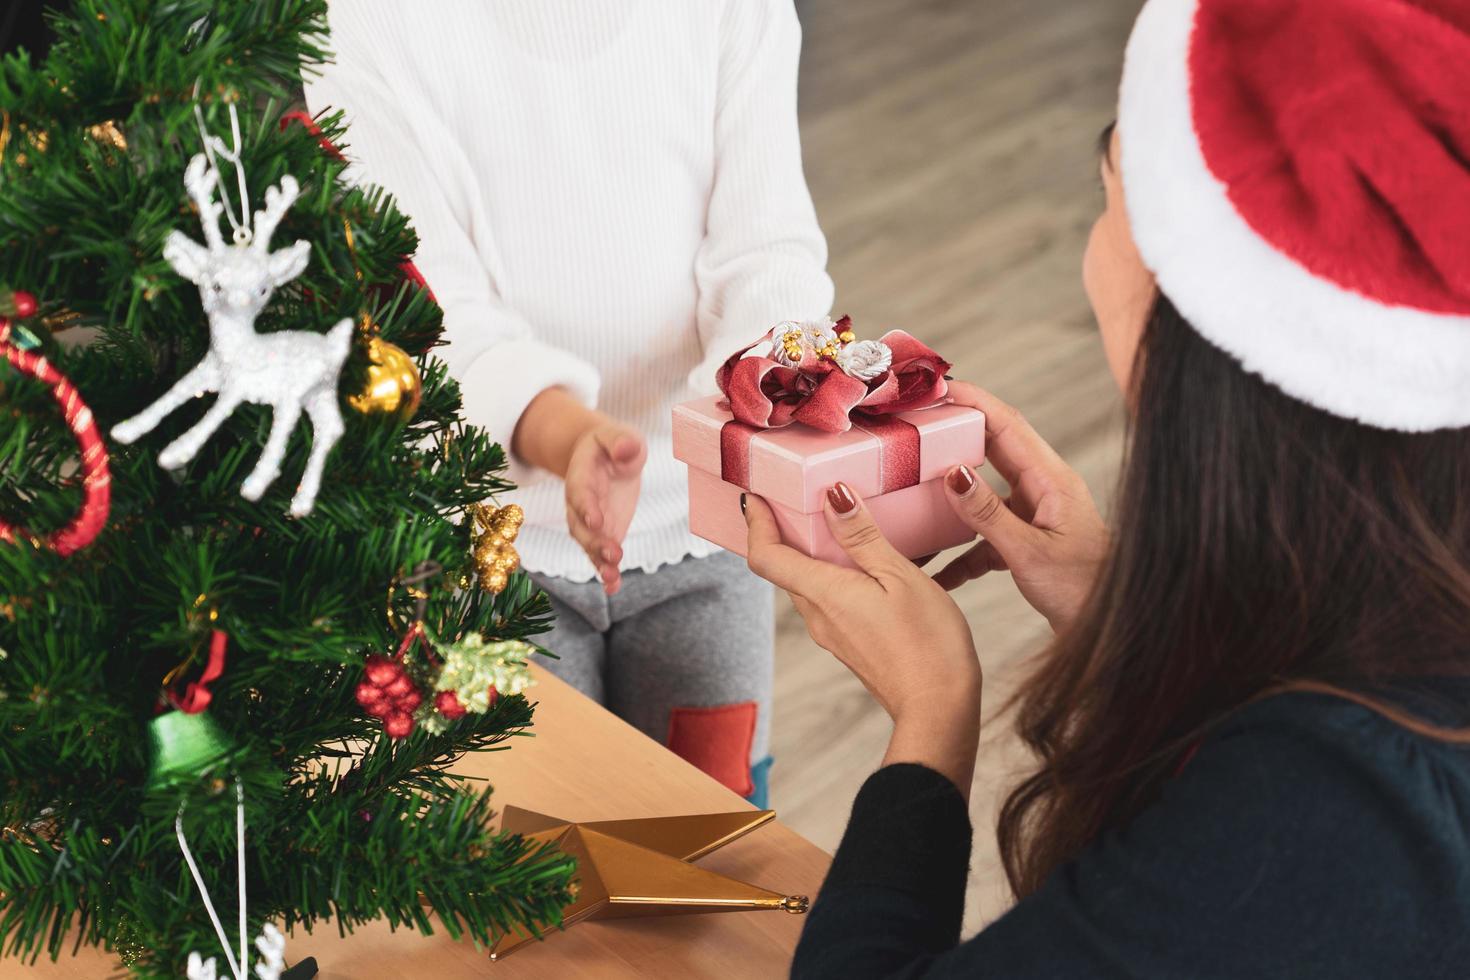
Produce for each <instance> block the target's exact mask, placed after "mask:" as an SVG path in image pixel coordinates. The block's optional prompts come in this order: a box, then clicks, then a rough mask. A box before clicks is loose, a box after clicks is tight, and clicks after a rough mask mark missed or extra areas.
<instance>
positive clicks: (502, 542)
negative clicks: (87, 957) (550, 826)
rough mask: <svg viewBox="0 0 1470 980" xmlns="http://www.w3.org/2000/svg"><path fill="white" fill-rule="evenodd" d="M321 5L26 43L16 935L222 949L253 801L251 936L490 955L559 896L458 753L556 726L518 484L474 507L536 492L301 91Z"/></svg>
mask: <svg viewBox="0 0 1470 980" xmlns="http://www.w3.org/2000/svg"><path fill="white" fill-rule="evenodd" d="M325 10H326V3H325V0H229V2H222V0H168V2H164V0H76V2H75V3H73V4H71V5H70V6H69V9H67V10H66V11H65V12H64V13H63V12H60V11H57V12H54V13H53V14H52V15H51V18H52V19H51V25H50V26H51V30H52V32H53V34H54V35H55V40H54V43H52V45H51V46H50V48H49V50H48V51H47V52H46V53H45V55H44V56H40V55H33V54H31V53H28V52H25V51H18V52H13V53H11V54H9V55H7V56H6V57H5V59H4V61H3V63H0V107H3V114H0V314H5V323H4V324H3V325H0V336H3V338H4V339H3V342H0V351H3V352H4V353H5V357H4V358H3V359H0V393H3V394H0V407H3V417H4V422H3V423H0V954H3V955H5V956H14V957H23V958H34V957H37V956H40V955H50V956H53V957H55V956H59V955H62V954H63V953H64V952H66V951H68V950H70V948H71V947H72V946H73V945H75V944H90V945H99V944H100V945H103V946H105V947H107V948H109V949H112V950H114V951H116V952H117V953H118V955H119V956H120V957H121V958H122V960H123V961H124V962H125V963H126V964H127V965H128V966H129V968H130V969H131V970H132V971H133V972H134V973H136V974H137V975H140V976H159V977H162V976H180V975H182V974H183V973H184V971H185V969H186V962H187V959H188V956H189V953H190V952H191V951H196V950H197V951H199V952H201V953H203V954H204V955H205V956H210V955H214V956H215V957H216V958H223V954H222V951H221V949H220V947H221V945H225V946H228V947H234V946H235V945H236V943H237V941H238V939H239V937H238V936H237V935H236V932H237V929H236V928H235V925H234V924H235V922H236V916H235V908H234V905H235V902H234V898H235V895H236V881H235V871H236V867H235V866H236V860H237V847H236V820H237V802H238V801H239V800H243V817H244V821H245V825H246V828H247V829H246V832H245V847H244V851H243V862H244V863H243V867H244V870H245V878H246V883H247V885H248V896H249V901H248V928H247V930H246V931H247V933H248V936H249V937H250V938H253V937H255V936H256V935H257V934H258V933H260V932H261V930H262V928H263V927H264V926H265V925H266V924H267V923H275V924H277V925H279V926H280V927H281V928H282V929H284V930H287V931H288V932H289V931H290V930H291V929H292V928H293V927H297V926H308V927H309V926H311V925H312V924H321V923H323V922H324V920H334V921H333V922H332V923H331V924H330V926H329V927H330V928H333V929H336V928H338V927H341V928H345V929H351V928H352V927H353V926H354V925H356V924H360V923H363V922H366V921H369V920H373V919H377V918H383V917H385V918H387V919H388V920H390V921H391V922H394V923H395V924H401V925H404V926H407V927H411V928H416V929H419V930H423V931H429V930H430V929H431V918H430V917H431V915H432V916H434V917H437V919H438V923H436V924H435V927H438V928H444V929H447V930H448V931H449V932H450V933H451V934H456V935H458V934H461V933H464V934H468V935H469V936H471V937H473V938H474V939H476V940H478V941H480V942H484V943H488V942H491V941H493V939H494V938H495V937H496V936H497V935H499V934H500V933H502V932H503V931H505V930H507V929H509V928H510V927H512V926H513V925H516V924H521V923H525V924H535V923H541V924H546V923H554V922H556V921H557V920H558V918H559V915H560V910H561V908H562V907H563V906H564V905H565V904H566V903H567V902H568V901H569V889H570V885H569V882H570V878H571V875H572V872H573V867H572V864H571V862H570V861H569V860H568V859H567V858H566V857H564V856H562V855H560V854H558V853H556V852H554V851H547V850H539V849H535V848H532V847H530V846H529V845H527V844H526V843H525V842H524V841H523V840H522V839H520V838H517V837H507V836H500V835H496V834H494V833H492V832H490V831H489V830H487V821H488V820H489V818H490V816H491V809H490V799H489V796H490V791H489V789H488V788H485V787H484V786H480V785H467V784H465V783H464V782H462V781H459V780H456V779H455V778H454V777H453V776H452V775H450V774H448V773H447V771H446V770H447V769H448V767H449V765H450V764H451V763H452V762H453V761H454V760H455V759H456V758H457V757H458V756H459V755H461V754H462V753H465V752H469V751H477V750H484V749H488V748H491V747H494V746H497V744H498V743H502V742H504V740H505V739H506V738H507V737H508V736H510V735H513V734H515V733H517V732H520V731H522V730H524V729H525V728H526V727H527V726H528V725H529V724H530V721H531V707H530V705H529V704H528V702H527V701H526V699H525V697H524V696H523V695H520V694H518V693H516V691H517V690H518V688H519V684H520V682H521V680H522V674H523V671H524V666H523V665H524V661H525V655H526V653H527V652H528V651H529V650H530V649H531V648H530V647H529V645H528V644H527V643H526V642H524V641H526V638H528V637H531V636H534V635H535V634H536V633H538V632H541V631H544V630H545V629H547V628H548V626H549V622H548V617H549V607H548V605H547V604H546V603H545V600H544V597H542V596H540V595H539V594H538V593H536V592H535V590H534V589H533V588H532V586H531V585H530V583H529V580H527V579H526V577H525V576H524V575H519V574H513V575H510V576H509V579H508V580H507V579H506V573H507V571H509V570H511V569H512V568H513V566H514V560H513V559H507V557H506V555H507V551H508V540H509V539H510V538H512V537H513V535H514V519H513V518H514V511H513V510H501V511H499V512H498V513H496V512H493V511H491V510H488V509H487V510H482V511H480V512H478V513H477V515H476V516H477V518H480V519H477V520H461V519H460V515H462V514H463V513H464V512H465V510H466V508H473V506H474V505H476V504H478V503H479V502H482V501H485V500H487V499H489V498H493V497H495V496H496V495H498V494H503V493H504V492H505V491H507V490H509V489H510V487H509V486H508V485H507V484H506V483H505V482H504V481H503V480H502V479H501V478H500V476H499V474H500V473H501V472H502V470H503V465H504V454H503V451H502V449H501V448H500V447H499V446H498V445H496V444H494V443H493V441H492V440H491V438H490V437H489V436H488V435H487V434H486V433H483V432H479V431H476V430H475V429H473V428H469V427H466V426H464V425H463V424H462V423H461V421H460V420H459V417H458V412H459V407H460V398H459V393H458V390H457V388H456V386H455V384H454V382H453V381H452V380H451V379H450V378H448V377H447V376H446V374H445V371H444V369H443V367H442V365H441V364H440V363H439V362H437V361H436V360H435V359H434V358H433V357H432V356H431V355H430V353H429V352H430V350H431V349H432V348H433V346H434V345H435V343H436V342H437V339H438V337H439V333H440V311H439V309H438V307H437V306H436V305H435V303H434V301H433V298H432V295H431V293H430V292H429V291H428V289H426V288H425V287H424V286H423V285H422V284H421V283H420V282H418V281H416V277H415V276H414V275H413V274H412V273H411V271H408V272H406V271H405V266H404V263H405V262H406V260H408V259H409V258H410V257H411V255H412V253H413V251H414V249H415V244H416V242H415V238H414V234H413V231H412V229H411V228H410V227H409V225H408V223H407V221H406V219H405V218H404V216H403V215H402V214H401V213H399V212H398V211H397V210H396V209H395V208H394V206H393V203H392V201H391V199H390V198H389V197H387V196H385V195H384V194H382V193H381V192H378V191H375V190H372V189H369V188H355V187H351V186H349V185H348V184H347V183H346V182H344V180H343V170H344V164H343V163H342V162H341V161H340V159H338V158H337V157H335V156H334V155H333V154H332V153H331V152H329V149H327V148H324V141H330V142H333V143H341V144H346V143H350V140H351V134H350V133H347V132H344V131H343V130H342V128H341V125H340V121H339V120H338V119H336V118H326V119H323V120H320V123H321V132H320V133H315V132H313V131H312V129H311V127H310V126H308V125H303V124H297V123H299V122H300V120H299V119H298V120H295V121H293V120H292V119H291V117H290V114H289V113H287V112H286V111H285V110H286V109H287V108H289V106H290V104H291V100H292V98H293V97H294V93H295V92H296V91H297V88H298V86H299V83H300V78H301V75H302V73H303V72H308V71H310V70H311V69H312V67H313V66H314V65H319V64H320V63H321V62H322V61H323V59H324V58H326V57H327V56H328V48H329V45H330V42H329V40H328V39H327V38H326V37H325V36H324V35H323V33H322V31H323V25H324V22H325ZM232 116H233V118H232ZM235 124H238V137H237V136H236V133H235V132H234V125H235ZM206 134H208V138H212V139H213V140H214V142H211V143H210V144H209V146H208V149H210V151H211V152H209V153H207V154H205V153H204V151H205V150H206V138H207V137H206ZM236 151H238V166H237V165H236V164H235V163H234V161H233V160H232V157H233V156H235V155H236ZM201 154H204V155H202V156H201ZM241 174H243V176H244V178H245V181H244V183H243V184H241V182H240V181H239V176H240V175H241ZM242 192H243V193H242ZM242 229H243V230H242ZM171 233H173V234H172V235H171ZM300 243H305V244H300ZM252 277H254V278H252ZM431 285H432V284H430V286H431ZM185 377H188V378H189V379H190V380H189V381H188V382H186V383H185V384H184V385H183V388H184V389H187V390H181V391H180V392H179V395H178V397H177V398H175V399H173V402H174V403H177V404H174V403H170V402H169V401H166V400H164V399H166V395H165V393H166V392H168V391H169V390H170V389H171V388H173V387H174V386H175V385H176V384H179V382H180V379H181V378H185ZM195 395H203V396H204V397H199V398H195V397H193V396H195ZM334 418H335V419H340V420H341V424H340V425H338V424H337V423H336V422H334V421H333V420H334ZM298 419H299V420H298ZM125 421H126V424H125V425H124V424H122V423H124V422H125ZM216 425H217V428H216V427H215V426H216ZM196 426H199V427H198V428H196ZM273 431H275V432H276V438H275V439H272V438H271V433H272V432H273ZM339 431H340V438H337V436H338V432H339ZM186 433H190V434H189V435H186ZM497 435H500V436H502V437H503V436H505V435H506V434H505V433H498V434H497ZM161 463H163V464H165V465H160V464H161ZM317 465H320V466H321V470H320V487H319V489H316V488H314V487H313V486H312V485H311V484H312V482H313V480H312V471H313V467H315V466H317ZM476 540H478V541H479V545H480V547H479V550H478V553H477V552H476V550H475V549H474V547H473V545H474V543H475V541H476ZM497 589H498V591H497ZM492 685H493V687H494V688H495V689H494V690H492ZM405 736H406V737H405ZM501 747H503V746H501ZM176 824H177V826H176ZM179 831H182V834H183V835H184V839H185V840H186V841H187V845H186V846H187V847H188V849H189V851H190V853H191V854H192V856H193V858H194V860H195V862H196V863H197V866H198V884H196V878H195V875H194V874H193V873H191V871H190V870H189V867H188V862H186V860H185V857H184V852H183V848H182V847H181V842H180V838H179V836H178V832H179ZM200 885H202V886H203V887H204V889H205V890H207V892H208V893H209V894H210V895H211V896H213V899H214V904H215V906H216V908H217V910H218V917H219V919H221V920H222V921H223V923H224V928H223V932H224V933H225V934H226V935H225V937H224V938H225V939H226V940H227V941H226V942H222V940H221V937H220V936H219V932H220V930H218V929H217V928H216V926H215V925H214V924H213V923H212V922H211V917H210V915H209V914H208V913H207V912H206V909H205V907H204V902H203V901H202V897H201V894H200V887H199V886H200ZM299 935H300V933H299V932H298V936H299ZM286 958H287V959H288V960H289V959H291V952H290V950H289V949H288V951H287V956H286ZM221 972H222V975H228V973H229V972H230V970H229V967H228V966H224V967H222V968H221Z"/></svg>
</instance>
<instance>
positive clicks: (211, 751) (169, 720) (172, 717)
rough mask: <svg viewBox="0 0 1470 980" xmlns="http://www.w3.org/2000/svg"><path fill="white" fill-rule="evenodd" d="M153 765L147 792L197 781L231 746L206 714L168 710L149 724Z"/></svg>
mask: <svg viewBox="0 0 1470 980" xmlns="http://www.w3.org/2000/svg"><path fill="white" fill-rule="evenodd" d="M148 734H149V738H150V740H151V741H152V743H153V763H152V765H151V766H150V767H149V769H148V787H149V789H158V788H160V787H164V786H168V785H171V784H173V783H175V782H180V781H187V780H191V779H197V778H199V777H200V776H202V775H204V773H206V772H208V771H209V769H210V768H211V767H212V766H214V765H217V764H218V763H219V762H221V761H223V760H224V759H225V758H227V757H228V756H229V754H230V743H229V740H228V739H226V738H225V735H224V732H222V731H220V729H219V725H218V724H216V723H215V720H214V719H213V718H212V717H210V716H209V715H208V714H206V713H205V712H202V711H201V712H199V713H198V714H189V713H188V712H186V711H168V712H165V713H164V714H161V715H159V716H158V717H157V718H154V719H153V721H152V722H150V723H149V725H148Z"/></svg>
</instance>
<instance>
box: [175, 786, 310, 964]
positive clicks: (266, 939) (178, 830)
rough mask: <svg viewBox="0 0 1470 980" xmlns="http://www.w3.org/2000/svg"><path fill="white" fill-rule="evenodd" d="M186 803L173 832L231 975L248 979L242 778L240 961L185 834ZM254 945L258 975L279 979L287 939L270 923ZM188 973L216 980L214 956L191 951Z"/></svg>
mask: <svg viewBox="0 0 1470 980" xmlns="http://www.w3.org/2000/svg"><path fill="white" fill-rule="evenodd" d="M184 805H185V804H184V803H180V804H179V814H178V816H177V817H175V818H174V833H175V834H176V835H177V836H178V838H179V850H180V852H182V853H183V855H184V863H185V864H187V865H188V866H189V874H190V875H192V876H193V878H194V887H196V888H198V889H199V895H200V897H201V898H202V899H204V910H205V911H206V912H208V913H209V921H210V923H211V924H212V925H213V926H214V933H215V935H216V936H218V937H219V944H220V948H221V949H223V950H224V951H225V962H226V963H228V964H229V966H230V974H231V976H233V977H234V978H235V980H249V975H250V959H249V946H248V945H247V944H246V939H245V928H246V895H245V787H244V786H243V785H242V784H241V783H240V780H238V779H236V780H235V880H236V883H237V886H238V890H239V895H238V900H239V903H240V904H239V909H240V957H239V959H238V960H237V959H236V958H235V956H234V955H233V954H232V953H231V952H230V940H229V937H228V936H226V935H225V927H224V925H223V924H222V923H221V922H220V920H219V913H217V912H216V911H215V910H214V902H213V901H211V900H210V897H209V889H207V888H206V887H205V886H204V877H203V876H202V875H201V874H200V873H199V865H198V864H197V863H196V862H195V860H194V853H193V852H192V851H191V850H189V841H188V840H187V839H186V838H185V837H184ZM255 948H256V949H257V950H259V951H260V956H261V962H260V963H258V964H256V967H255V975H256V976H257V977H258V978H259V980H279V978H280V975H281V971H282V969H283V968H284V967H285V951H286V938H285V937H284V936H283V935H281V932H280V930H279V929H277V928H276V927H275V926H274V925H271V924H269V923H267V924H266V926H265V927H264V928H263V929H262V930H261V933H260V935H259V936H258V937H257V938H256V940H255ZM188 976H189V980H214V977H215V968H214V957H212V956H211V957H210V958H209V959H207V960H206V959H202V958H201V957H200V955H199V954H198V953H197V952H192V953H190V954H189V973H188Z"/></svg>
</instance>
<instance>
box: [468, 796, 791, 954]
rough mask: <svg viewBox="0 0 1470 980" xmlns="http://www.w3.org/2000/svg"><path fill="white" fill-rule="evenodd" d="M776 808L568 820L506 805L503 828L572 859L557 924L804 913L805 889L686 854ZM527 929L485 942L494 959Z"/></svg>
mask: <svg viewBox="0 0 1470 980" xmlns="http://www.w3.org/2000/svg"><path fill="white" fill-rule="evenodd" d="M775 816H776V811H774V810H747V811H745V812H743V813H707V814H705V813H702V814H696V815H693V816H687V817H649V818H646V819H642V820H601V821H597V822H594V823H571V822H569V821H566V820H558V819H557V818H556V817H548V816H546V815H545V814H541V813H533V812H532V811H530V810H522V809H521V808H520V807H514V806H508V807H506V808H505V817H504V820H503V821H502V823H501V827H502V829H504V830H506V831H508V832H510V833H515V834H521V835H523V836H524V837H525V838H526V839H527V840H531V841H535V842H537V843H545V842H555V844H556V846H557V847H558V848H560V849H561V851H562V852H563V853H566V854H570V855H572V856H573V857H575V858H576V859H577V878H578V883H577V884H578V887H577V892H576V896H577V897H576V900H575V901H574V902H572V904H571V905H569V906H567V907H566V909H565V910H563V912H562V925H563V927H566V926H570V925H572V924H573V923H576V922H580V921H582V920H584V919H603V918H607V919H613V918H618V919H622V918H630V917H633V916H645V915H647V916H654V915H687V914H691V913H696V912H741V911H747V910H756V909H781V910H783V911H786V912H792V913H796V914H800V913H803V912H805V911H806V910H807V906H808V905H809V904H810V903H809V901H808V899H807V897H806V896H805V895H782V894H779V893H777V892H772V891H767V890H766V889H764V888H758V887H756V886H755V885H749V884H746V883H745V882H743V881H736V880H735V879H734V878H727V877H725V876H724V875H720V874H715V873H714V872H713V871H705V870H704V869H703V868H697V867H695V866H694V865H693V864H690V863H689V862H691V861H694V860H696V859H698V858H701V857H703V856H704V855H706V854H708V853H710V852H711V851H714V850H717V849H718V848H721V847H723V846H725V845H726V844H728V843H730V842H731V841H732V840H735V839H736V838H739V837H743V836H745V835H746V834H748V833H750V832H751V831H752V830H755V829H756V828H757V827H760V826H761V825H763V824H765V823H768V822H769V821H771V820H773V819H774V818H775ZM532 938H533V937H532V936H530V935H529V934H527V933H524V932H520V931H517V932H511V933H507V934H506V935H505V936H503V937H501V939H500V941H499V942H497V943H496V944H495V946H494V947H493V948H492V949H491V950H490V958H491V959H492V960H498V959H500V958H501V957H504V956H506V955H508V954H509V953H511V952H512V951H514V950H516V949H518V948H520V947H521V946H523V945H525V944H526V943H527V942H529V941H530V940H531V939H532Z"/></svg>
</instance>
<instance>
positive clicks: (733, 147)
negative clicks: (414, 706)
mask: <svg viewBox="0 0 1470 980" xmlns="http://www.w3.org/2000/svg"><path fill="white" fill-rule="evenodd" d="M720 32H721V37H720V64H719V94H718V96H717V102H716V110H715V112H716V114H715V175H714V186H713V188H712V190H711V194H710V201H709V211H708V215H707V218H706V230H705V237H704V242H703V244H702V245H701V247H700V249H699V254H698V255H697V256H696V259H695V277H696V280H697V282H698V284H699V311H698V324H699V338H700V343H701V346H702V348H703V351H704V359H703V361H702V362H701V363H700V365H699V366H698V367H696V368H695V369H694V371H693V372H692V373H691V374H690V378H689V383H690V386H691V387H692V388H693V390H694V391H696V392H700V393H712V392H713V391H714V387H715V386H714V376H715V370H716V368H718V367H719V364H720V362H722V361H723V360H724V359H725V358H726V357H728V356H729V355H730V354H731V353H733V352H734V350H735V349H736V348H738V347H740V346H741V345H743V344H746V343H749V342H750V341H752V340H754V339H755V338H756V337H757V336H759V335H760V333H761V332H762V331H764V330H767V329H769V328H770V327H771V326H772V325H774V324H776V323H779V322H780V321H782V320H803V319H810V318H813V317H819V316H823V315H825V314H826V313H827V312H828V311H829V310H830V309H831V306H832V292H833V289H832V280H831V278H830V277H829V276H828V275H827V269H826V267H827V242H826V239H825V238H823V236H822V230H821V228H820V227H818V225H817V215H816V210H815V208H813V206H812V198H811V193H810V191H808V190H807V186H806V177H805V176H804V174H803V173H802V163H801V137H800V135H799V132H798V128H797V117H796V76H797V65H798V62H799V60H800V54H801V25H800V24H799V23H798V21H797V19H796V9H795V7H794V6H793V4H792V0H729V2H727V3H726V4H725V10H724V15H723V19H722V21H721V25H720Z"/></svg>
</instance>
